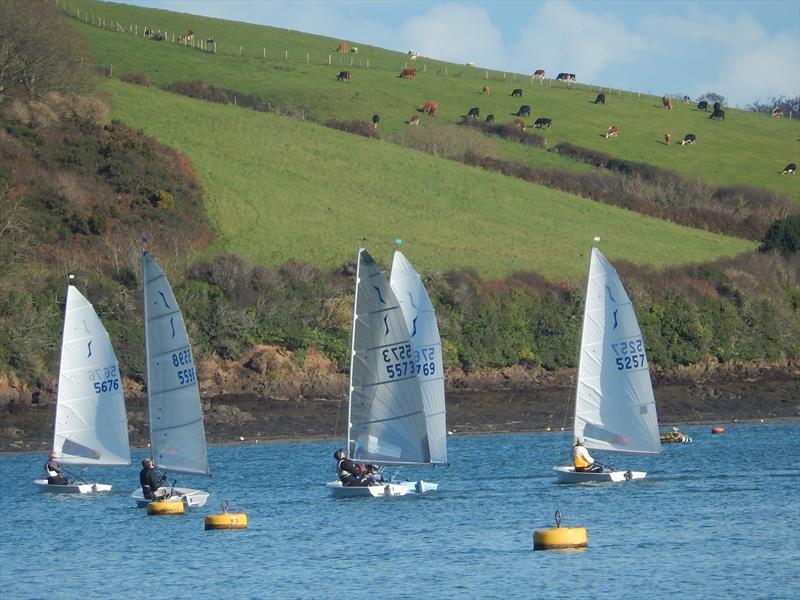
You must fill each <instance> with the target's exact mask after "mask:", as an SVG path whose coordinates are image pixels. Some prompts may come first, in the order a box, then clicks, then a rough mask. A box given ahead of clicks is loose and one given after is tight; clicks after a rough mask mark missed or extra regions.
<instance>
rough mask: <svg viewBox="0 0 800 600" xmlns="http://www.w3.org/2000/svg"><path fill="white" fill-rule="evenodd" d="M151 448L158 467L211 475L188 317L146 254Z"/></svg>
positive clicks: (165, 279)
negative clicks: (187, 322)
mask: <svg viewBox="0 0 800 600" xmlns="http://www.w3.org/2000/svg"><path fill="white" fill-rule="evenodd" d="M142 278H143V284H144V318H145V346H146V354H147V399H148V407H149V412H150V445H151V451H152V454H153V459H154V460H155V463H156V466H157V467H159V468H161V469H163V470H166V471H173V472H177V473H194V474H199V475H209V474H210V471H209V468H208V453H207V450H206V435H205V427H204V425H203V411H202V408H201V405H200V389H199V388H198V385H197V376H196V374H195V369H194V358H193V357H192V349H191V348H190V346H189V336H188V335H187V333H186V326H185V325H184V322H183V315H182V314H181V310H180V308H179V307H178V303H177V302H176V301H175V295H174V294H173V293H172V288H171V287H170V285H169V282H168V281H167V277H166V276H165V275H164V272H163V271H162V270H161V267H159V266H158V263H156V261H155V259H153V257H152V256H150V254H148V253H147V252H144V253H143V254H142Z"/></svg>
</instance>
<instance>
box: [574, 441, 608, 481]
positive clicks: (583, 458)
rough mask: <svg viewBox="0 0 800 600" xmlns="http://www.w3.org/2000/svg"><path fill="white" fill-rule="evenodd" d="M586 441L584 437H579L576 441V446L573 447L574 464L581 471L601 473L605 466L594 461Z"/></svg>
mask: <svg viewBox="0 0 800 600" xmlns="http://www.w3.org/2000/svg"><path fill="white" fill-rule="evenodd" d="M585 443H586V442H585V441H584V439H583V438H578V440H577V441H576V442H575V447H574V448H573V449H572V466H573V467H575V470H576V471H579V472H586V471H588V472H589V473H601V472H602V471H603V466H602V465H599V464H597V463H596V462H595V461H594V459H593V458H592V456H591V455H590V454H589V451H588V450H587V449H586V446H585Z"/></svg>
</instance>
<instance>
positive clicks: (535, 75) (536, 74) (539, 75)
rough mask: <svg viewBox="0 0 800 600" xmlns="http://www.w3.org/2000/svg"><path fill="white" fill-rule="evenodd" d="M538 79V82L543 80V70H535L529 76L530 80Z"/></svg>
mask: <svg viewBox="0 0 800 600" xmlns="http://www.w3.org/2000/svg"><path fill="white" fill-rule="evenodd" d="M534 79H538V80H539V81H541V80H543V79H544V69H536V70H535V71H534V72H533V75H531V80H534Z"/></svg>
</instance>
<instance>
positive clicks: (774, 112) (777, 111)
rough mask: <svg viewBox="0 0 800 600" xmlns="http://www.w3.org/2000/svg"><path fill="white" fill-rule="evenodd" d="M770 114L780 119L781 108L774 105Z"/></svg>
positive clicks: (781, 115)
mask: <svg viewBox="0 0 800 600" xmlns="http://www.w3.org/2000/svg"><path fill="white" fill-rule="evenodd" d="M772 116H773V117H778V118H779V119H780V118H781V117H783V109H782V108H780V107H777V106H776V107H775V108H773V109H772Z"/></svg>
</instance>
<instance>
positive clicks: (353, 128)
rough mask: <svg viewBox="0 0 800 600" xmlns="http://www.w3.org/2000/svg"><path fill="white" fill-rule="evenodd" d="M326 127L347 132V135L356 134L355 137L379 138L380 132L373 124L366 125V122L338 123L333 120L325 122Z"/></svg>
mask: <svg viewBox="0 0 800 600" xmlns="http://www.w3.org/2000/svg"><path fill="white" fill-rule="evenodd" d="M324 125H325V127H330V128H331V129H337V130H339V131H346V132H347V133H354V134H355V135H360V136H363V137H366V138H379V137H380V136H379V135H378V130H377V129H375V127H374V126H373V125H372V123H365V122H364V121H337V120H336V119H331V120H329V121H325V123H324Z"/></svg>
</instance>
